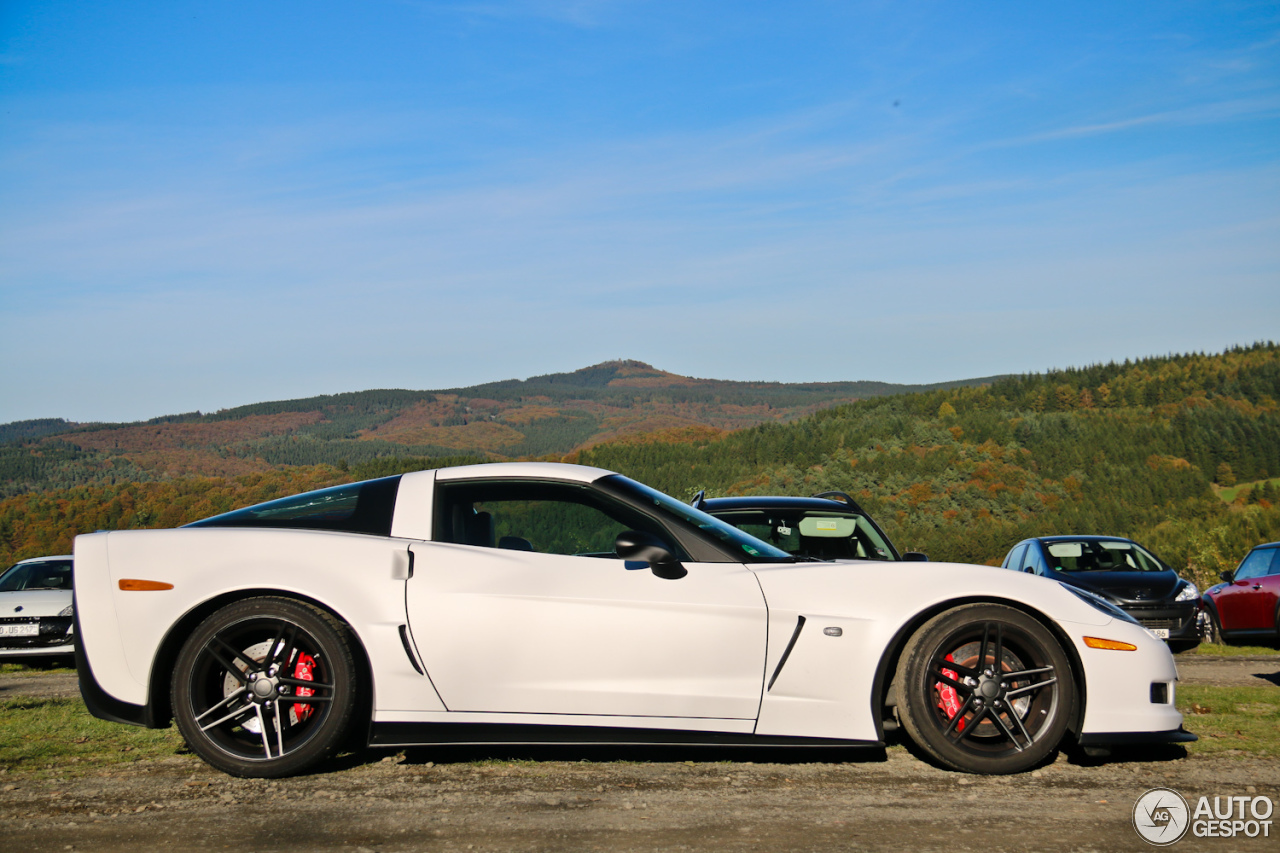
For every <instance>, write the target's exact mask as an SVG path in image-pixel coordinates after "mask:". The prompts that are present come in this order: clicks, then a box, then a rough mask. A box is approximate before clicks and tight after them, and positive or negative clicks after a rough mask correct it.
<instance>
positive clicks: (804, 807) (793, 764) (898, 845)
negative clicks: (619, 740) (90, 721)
mask: <svg viewBox="0 0 1280 853" xmlns="http://www.w3.org/2000/svg"><path fill="white" fill-rule="evenodd" d="M1178 664H1179V668H1180V671H1181V674H1182V677H1183V680H1184V682H1185V683H1191V684H1196V683H1200V684H1220V685H1241V684H1252V685H1268V684H1270V685H1278V686H1280V658H1277V657H1270V658H1208V657H1194V658H1192V657H1180V658H1179V660H1178ZM68 693H70V695H75V687H74V681H73V679H72V678H71V677H70V676H66V675H60V674H54V673H45V674H38V675H27V674H22V675H18V676H9V675H6V676H0V697H9V696H14V695H67V694H68ZM1183 756H1184V753H1183V752H1182V751H1181V750H1180V749H1176V748H1164V749H1162V750H1157V751H1151V750H1148V751H1142V752H1138V751H1135V752H1129V753H1125V754H1118V755H1116V756H1113V758H1112V759H1111V760H1109V761H1107V762H1105V763H1102V764H1099V765H1094V766H1089V765H1085V764H1078V763H1073V762H1072V761H1071V760H1069V759H1068V758H1067V757H1066V756H1063V757H1060V758H1059V759H1058V760H1057V761H1056V762H1055V763H1054V764H1051V765H1049V766H1046V767H1043V768H1041V769H1039V770H1036V771H1034V772H1032V773H1027V774H1022V775H1019V776H1014V777H995V778H986V777H976V776H968V775H964V774H959V773H951V772H947V771H943V770H939V769H937V768H935V767H932V766H930V765H928V764H925V763H924V762H922V761H920V760H918V759H916V758H915V757H913V756H912V755H911V754H910V753H909V752H908V751H907V749H905V748H904V747H903V746H901V745H891V746H890V747H889V748H888V749H887V750H884V751H871V752H869V753H867V752H858V751H834V750H824V751H821V752H798V751H787V752H785V753H784V752H779V751H766V750H723V751H714V750H706V749H698V750H691V749H680V750H653V749H632V750H622V749H614V750H601V749H588V748H579V749H563V748H557V749H552V748H544V749H541V750H532V749H525V750H515V749H511V748H491V749H489V750H488V751H477V750H463V749H457V748H454V749H434V750H430V751H427V750H422V751H417V750H412V751H408V752H407V753H396V754H390V753H386V752H382V753H379V752H366V753H362V754H361V755H359V756H354V757H344V758H340V759H338V760H337V761H335V762H333V763H332V764H331V765H330V766H328V767H326V768H325V770H324V772H321V773H316V774H314V775H311V776H304V777H300V778H295V779H286V780H279V781H264V780H242V779H233V778H231V777H228V776H225V775H223V774H220V773H217V772H214V771H212V770H210V769H209V768H208V767H206V766H205V765H204V764H203V763H202V762H200V761H199V760H197V759H195V758H192V757H189V756H179V757H174V758H169V759H165V760H163V761H156V762H139V763H137V764H134V765H129V766H128V768H127V769H121V770H113V771H109V772H107V771H103V772H100V773H97V774H96V775H87V776H77V777H72V776H68V777H64V778H56V777H55V778H41V779H38V780H35V779H32V778H29V777H26V776H19V775H17V774H14V776H13V777H12V778H13V780H14V781H12V782H10V781H9V778H10V776H9V774H8V772H7V770H5V769H4V768H0V822H2V824H3V830H2V831H0V850H15V851H16V850H23V851H46V850H69V849H70V850H101V851H125V850H128V851H133V850H140V849H148V850H150V849H157V848H160V847H163V848H165V849H166V850H169V851H174V853H178V852H179V851H188V850H210V849H230V850H238V851H297V850H308V851H310V850H314V851H380V852H381V853H393V851H417V850H425V851H437V850H438V851H453V850H458V851H461V850H477V851H480V850H484V851H559V850H601V851H630V850H636V851H649V850H655V851H656V850H754V849H765V848H768V849H773V850H813V851H827V850H831V851H835V850H839V851H847V850H855V849H874V850H903V851H933V850H938V851H948V853H955V851H968V850H984V851H990V850H1011V851H1013V850H1016V851H1019V853H1029V851H1036V850H1053V851H1073V853H1086V851H1099V852H1100V853H1101V851H1122V850H1145V849H1148V845H1147V844H1146V842H1144V841H1142V840H1141V839H1140V838H1139V836H1138V835H1137V833H1136V832H1135V831H1134V829H1133V827H1132V824H1131V818H1130V815H1131V811H1132V809H1133V806H1134V802H1135V801H1136V799H1137V798H1138V796H1139V795H1141V794H1142V793H1143V792H1144V791H1146V790H1148V789H1150V788H1154V787H1160V786H1168V787H1171V788H1174V789H1176V790H1177V791H1179V792H1181V793H1182V794H1183V795H1184V796H1186V797H1187V798H1188V800H1189V801H1191V803H1192V804H1193V807H1194V804H1195V801H1196V798H1197V797H1199V796H1201V795H1204V796H1208V797H1210V798H1211V799H1212V798H1213V797H1215V796H1223V797H1225V796H1242V795H1247V796H1265V797H1268V798H1270V799H1271V800H1272V801H1273V803H1274V802H1275V801H1277V800H1280V762H1276V761H1267V760H1257V759H1248V758H1243V757H1232V756H1218V757H1212V758H1210V757H1200V756H1192V757H1183ZM482 759H488V761H487V762H486V763H476V762H477V760H482ZM1273 820H1274V822H1275V823H1278V824H1280V812H1278V813H1277V814H1276V815H1275V817H1274V818H1273ZM1273 828H1280V827H1273ZM1178 847H1181V848H1185V849H1187V850H1195V851H1199V850H1208V851H1219V850H1220V851H1224V853H1225V851H1235V850H1270V851H1275V850H1277V849H1280V841H1277V836H1276V833H1275V832H1273V833H1272V836H1271V837H1269V838H1256V839H1248V838H1239V839H1230V840H1228V839H1196V838H1192V837H1190V836H1188V837H1187V838H1185V839H1183V840H1182V841H1181V842H1179V843H1178V844H1177V845H1176V846H1175V849H1176V848H1178Z"/></svg>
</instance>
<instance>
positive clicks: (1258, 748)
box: [1177, 684, 1280, 758]
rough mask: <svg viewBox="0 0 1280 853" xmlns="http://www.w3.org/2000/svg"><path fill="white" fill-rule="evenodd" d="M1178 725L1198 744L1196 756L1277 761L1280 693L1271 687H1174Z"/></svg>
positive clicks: (1192, 746) (1193, 746)
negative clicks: (1244, 757) (1178, 716)
mask: <svg viewBox="0 0 1280 853" xmlns="http://www.w3.org/2000/svg"><path fill="white" fill-rule="evenodd" d="M1177 696H1178V710H1179V711H1181V712H1182V717H1183V719H1182V724H1183V725H1184V726H1185V727H1186V728H1187V730H1188V731H1192V732H1195V733H1196V734H1197V735H1199V736H1200V740H1198V741H1196V742H1195V743H1191V744H1187V750H1188V752H1190V753H1192V754H1197V755H1224V754H1227V755H1237V754H1239V755H1248V756H1251V757H1263V758H1280V690H1277V689H1276V688H1275V687H1210V686H1207V685H1200V684H1189V685H1186V686H1179V687H1178V693H1177Z"/></svg>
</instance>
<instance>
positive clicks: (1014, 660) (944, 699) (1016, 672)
mask: <svg viewBox="0 0 1280 853" xmlns="http://www.w3.org/2000/svg"><path fill="white" fill-rule="evenodd" d="M996 661H1000V662H1001V663H1000V667H999V670H1000V671H999V674H997V670H996V668H995V666H994V665H995V663H996ZM896 684H897V691H898V697H899V699H898V715H899V717H900V719H901V721H902V725H903V728H905V729H906V731H907V734H908V735H909V736H910V737H911V740H912V741H913V742H914V743H915V744H916V746H917V747H919V748H920V750H922V751H923V752H924V753H926V755H927V756H928V757H931V758H933V759H934V760H935V761H937V762H938V763H940V764H942V765H944V766H946V767H949V768H951V769H953V770H963V771H965V772H967V773H979V774H984V775H1001V774H1007V773H1019V772H1022V771H1024V770H1028V769H1030V768H1032V767H1035V766H1036V765H1038V764H1040V763H1041V762H1042V761H1044V760H1045V759H1046V758H1048V757H1049V756H1050V755H1051V754H1053V753H1054V752H1055V751H1056V750H1057V748H1058V745H1059V743H1061V741H1062V738H1063V735H1065V734H1066V731H1067V726H1068V723H1069V722H1070V718H1071V715H1072V712H1073V709H1074V707H1075V697H1076V689H1075V680H1074V678H1073V675H1072V671H1071V662H1070V660H1069V659H1068V658H1067V655H1066V652H1064V651H1063V649H1062V646H1061V645H1060V644H1059V643H1058V641H1057V640H1056V639H1055V638H1054V636H1053V634H1051V633H1050V632H1049V629H1048V628H1046V627H1045V626H1044V625H1042V624H1040V622H1038V621H1037V620H1036V619H1034V618H1032V617H1031V616H1028V615H1027V614H1026V613H1023V612H1022V611H1020V610H1016V609H1014V608H1012V607H1007V606H1005V605H1000V604H969V605H965V606H962V607H957V608H955V609H953V610H948V611H946V612H944V613H941V614H939V615H938V616H935V617H934V618H932V619H930V620H929V621H928V622H926V623H925V624H924V625H923V626H922V627H921V628H920V630H918V631H917V632H916V633H915V634H914V635H913V636H912V637H911V639H910V640H909V641H908V643H907V645H906V648H905V649H904V650H903V653H902V657H901V658H900V660H899V664H898V672H897V681H896Z"/></svg>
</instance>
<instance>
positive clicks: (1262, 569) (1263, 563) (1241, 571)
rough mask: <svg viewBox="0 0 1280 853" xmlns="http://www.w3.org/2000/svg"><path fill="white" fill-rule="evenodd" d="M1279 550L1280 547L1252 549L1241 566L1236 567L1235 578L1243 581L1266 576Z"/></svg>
mask: <svg viewBox="0 0 1280 853" xmlns="http://www.w3.org/2000/svg"><path fill="white" fill-rule="evenodd" d="M1277 552H1280V548H1259V549H1257V550H1255V551H1251V552H1250V553H1249V556H1247V557H1245V558H1244V562H1243V563H1241V564H1240V568H1238V569H1236V574H1235V580H1238V581H1243V580H1249V579H1251V578H1260V577H1262V576H1264V575H1265V574H1267V572H1268V571H1269V570H1270V568H1271V563H1272V560H1273V559H1274V557H1275V555H1276V553H1277Z"/></svg>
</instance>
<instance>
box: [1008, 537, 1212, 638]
mask: <svg viewBox="0 0 1280 853" xmlns="http://www.w3.org/2000/svg"><path fill="white" fill-rule="evenodd" d="M1001 565H1002V566H1003V567H1004V568H1006V569H1013V570H1014V571H1019V572H1030V573H1032V574H1037V575H1040V576H1041V577H1046V578H1050V579H1052V580H1056V581H1062V582H1063V583H1067V584H1070V585H1071V586H1074V587H1079V588H1080V589H1083V590H1087V591H1089V592H1092V593H1094V594H1095V595H1099V596H1101V597H1102V598H1104V599H1106V600H1107V601H1110V602H1111V603H1112V604H1114V605H1116V606H1117V607H1119V608H1120V609H1121V610H1124V611H1125V612H1126V613H1128V614H1129V615H1130V616H1132V617H1133V618H1134V619H1136V620H1138V622H1139V623H1140V624H1141V625H1142V626H1143V627H1144V628H1146V629H1147V630H1148V631H1151V632H1152V633H1153V634H1155V635H1156V636H1157V637H1160V638H1162V639H1165V640H1168V641H1169V645H1170V647H1173V648H1175V649H1188V648H1193V647H1195V646H1197V645H1199V644H1200V619H1199V615H1200V590H1198V589H1197V588H1196V585H1195V584H1193V583H1192V582H1191V581H1189V580H1185V579H1183V578H1180V577H1178V573H1177V572H1176V571H1174V570H1173V569H1172V568H1170V567H1169V565H1168V564H1167V563H1165V562H1164V561H1163V560H1161V559H1160V558H1159V557H1157V556H1156V555H1155V554H1153V553H1151V552H1150V551H1148V550H1147V549H1146V548H1143V547H1142V546H1141V545H1139V544H1138V543H1137V542H1134V541H1133V540H1131V539H1121V538H1120V537H1118V536H1042V537H1039V538H1037V539H1025V540H1023V541H1022V542H1019V543H1018V544H1017V545H1015V546H1014V547H1013V549H1012V550H1011V551H1010V552H1009V553H1008V554H1007V555H1006V556H1005V558H1004V562H1003V563H1001Z"/></svg>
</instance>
